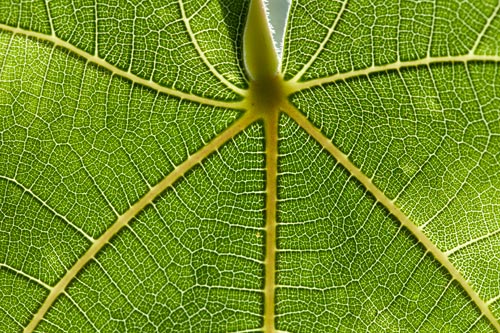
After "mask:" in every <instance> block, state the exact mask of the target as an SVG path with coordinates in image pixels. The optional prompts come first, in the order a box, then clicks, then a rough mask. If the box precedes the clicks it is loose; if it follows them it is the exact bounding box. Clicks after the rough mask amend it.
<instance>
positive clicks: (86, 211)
mask: <svg viewBox="0 0 500 333" xmlns="http://www.w3.org/2000/svg"><path fill="white" fill-rule="evenodd" d="M1 38H2V39H1V43H2V45H4V46H5V48H3V50H5V51H6V55H5V57H4V58H3V59H4V67H3V71H2V76H1V82H0V91H2V92H3V94H2V95H3V99H2V102H1V105H0V111H1V114H2V116H3V123H2V125H3V128H2V131H3V144H2V146H1V147H0V156H1V158H2V161H3V163H2V164H1V166H0V168H1V174H2V175H3V176H4V177H7V178H9V179H15V180H16V181H17V182H18V183H20V184H21V185H22V186H24V187H25V188H27V189H30V190H31V191H32V192H34V193H35V194H36V195H37V196H38V197H39V198H40V199H41V200H42V201H44V202H46V203H47V205H49V206H50V207H52V208H53V209H54V210H55V211H57V212H59V213H60V214H61V215H63V216H66V217H67V218H68V220H70V221H71V222H72V223H73V224H75V225H76V226H78V227H79V228H81V229H82V230H83V231H84V232H86V233H87V234H89V235H90V236H92V237H97V236H99V235H100V234H101V233H102V232H103V231H104V230H105V228H106V227H107V226H108V225H109V224H110V223H111V222H112V221H113V220H115V219H116V213H118V214H119V213H123V212H124V211H125V210H126V209H127V208H128V207H130V205H131V204H133V203H134V202H135V201H137V200H138V199H139V198H140V197H141V196H142V195H144V194H145V193H146V192H147V191H148V190H149V187H150V186H152V185H154V184H156V183H158V182H159V181H160V180H161V179H162V178H163V177H164V176H165V175H166V174H168V173H170V172H171V171H172V170H173V169H174V167H175V166H177V165H179V164H180V163H182V162H183V161H184V160H185V159H186V158H187V157H188V156H189V154H191V153H193V152H195V151H197V150H199V149H200V148H201V147H202V146H203V145H204V144H205V143H206V142H208V141H210V140H211V139H212V138H213V137H214V136H216V135H217V134H218V133H219V132H221V131H222V130H223V129H224V128H225V127H227V126H228V125H229V124H230V123H231V122H232V121H234V120H235V118H236V117H237V116H238V114H239V112H237V111H231V110H222V109H217V108H214V107H210V106H202V105H199V104H194V103H189V102H187V101H180V100H178V99H176V98H172V97H169V96H167V95H164V94H161V93H157V92H154V91H152V90H150V89H147V88H144V87H142V86H140V85H135V84H133V83H131V82H129V81H127V80H124V79H121V78H119V77H116V76H113V75H111V73H109V72H107V71H104V70H102V69H99V68H98V67H95V66H93V65H91V64H88V63H85V62H84V61H83V60H82V59H79V58H76V57H74V56H73V55H71V54H69V53H68V52H66V51H64V50H61V49H59V48H53V46H52V45H51V44H47V43H38V42H36V41H34V40H31V39H26V38H24V37H16V36H13V35H11V34H2V35H1Z"/></svg>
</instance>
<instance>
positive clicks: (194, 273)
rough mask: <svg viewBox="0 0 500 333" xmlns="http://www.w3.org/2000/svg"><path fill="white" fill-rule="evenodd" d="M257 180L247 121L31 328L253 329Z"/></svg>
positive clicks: (259, 148) (253, 131) (259, 259)
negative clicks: (245, 127)
mask: <svg viewBox="0 0 500 333" xmlns="http://www.w3.org/2000/svg"><path fill="white" fill-rule="evenodd" d="M264 175H265V172H264V142H263V129H262V126H261V125H260V124H254V125H251V127H249V128H248V129H247V130H245V131H244V132H243V133H241V134H239V135H238V136H237V137H235V138H234V139H233V140H232V141H231V142H229V143H227V144H226V145H225V146H223V147H222V148H221V149H220V150H219V151H217V152H216V153H214V154H212V155H211V156H209V157H208V158H207V159H206V160H204V161H203V162H202V163H201V164H200V165H198V166H196V167H195V168H194V169H192V170H191V171H190V172H189V173H188V174H186V175H185V176H184V178H182V179H180V180H179V181H178V182H177V183H175V184H174V186H173V187H172V188H169V189H168V190H167V191H166V192H165V193H164V194H162V195H161V196H160V197H159V198H158V199H157V200H155V202H154V203H153V204H152V205H150V206H148V207H147V208H146V209H145V210H144V211H143V212H141V213H140V214H139V215H138V216H137V218H136V219H134V220H133V221H132V222H131V224H130V226H129V227H127V228H125V229H123V230H122V231H120V232H119V233H118V234H117V235H116V237H114V238H113V239H112V240H111V242H110V244H109V245H107V246H106V247H105V248H104V249H103V250H102V251H101V252H100V253H99V254H98V255H97V258H96V259H95V260H93V261H92V262H90V263H89V264H88V266H86V267H85V269H84V270H83V271H82V272H81V273H80V274H79V275H78V277H77V278H76V279H75V281H74V282H73V283H72V284H71V285H70V286H69V288H68V291H67V293H66V294H65V295H62V296H61V297H60V298H59V299H58V300H57V301H56V303H55V304H54V306H53V307H52V308H51V309H50V310H49V312H48V313H47V315H46V319H44V320H43V321H42V322H41V324H40V325H39V326H38V328H37V331H39V332H58V331H61V330H62V331H71V330H72V329H78V330H80V329H83V328H84V327H87V328H88V329H89V330H95V331H108V332H109V331H114V330H117V331H121V332H125V331H141V332H151V331H155V332H156V331H160V332H166V331H178V332H183V331H211V332H228V331H238V330H244V329H249V328H259V327H261V326H262V311H263V310H262V304H263V293H262V288H263V284H264V281H263V269H264V265H263V261H264V252H263V241H264V238H263V231H262V230H263V226H264V199H265V196H264V193H263V191H264ZM91 328H92V329H91Z"/></svg>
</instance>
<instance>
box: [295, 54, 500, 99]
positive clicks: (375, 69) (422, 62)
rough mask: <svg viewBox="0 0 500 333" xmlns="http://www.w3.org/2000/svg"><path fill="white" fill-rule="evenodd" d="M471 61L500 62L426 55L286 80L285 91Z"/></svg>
mask: <svg viewBox="0 0 500 333" xmlns="http://www.w3.org/2000/svg"><path fill="white" fill-rule="evenodd" d="M471 61H482V62H488V61H491V62H500V55H470V54H466V55H460V56H445V57H426V58H422V59H418V60H412V61H396V62H394V63H392V64H387V65H381V66H371V67H368V68H364V69H360V70H355V71H350V72H345V73H338V74H334V75H331V76H328V77H322V78H318V79H313V80H309V81H304V82H292V81H288V82H287V85H288V89H287V92H288V93H289V94H293V93H296V92H298V91H300V90H304V89H308V88H311V87H315V86H319V85H322V84H327V83H334V82H337V81H343V80H347V79H350V78H353V77H359V76H368V75H370V74H373V73H380V72H386V71H391V70H401V69H405V68H412V67H418V66H426V65H427V66H428V65H431V64H438V63H466V62H471Z"/></svg>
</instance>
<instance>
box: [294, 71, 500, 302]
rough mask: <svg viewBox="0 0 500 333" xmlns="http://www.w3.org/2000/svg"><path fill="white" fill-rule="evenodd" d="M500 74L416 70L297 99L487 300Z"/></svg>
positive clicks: (497, 209)
mask: <svg viewBox="0 0 500 333" xmlns="http://www.w3.org/2000/svg"><path fill="white" fill-rule="evenodd" d="M497 67H498V66H496V65H495V64H492V63H470V64H467V65H464V64H455V65H451V64H446V65H433V66H430V67H424V66H423V67H418V68H409V69H403V70H401V71H391V72H384V73H380V74H374V75H369V76H362V77H359V78H355V79H352V80H348V81H347V82H339V83H335V84H331V85H327V86H324V87H322V88H316V89H313V90H311V91H305V92H303V93H301V94H299V95H296V96H295V97H293V101H294V103H296V104H297V105H298V107H299V108H300V109H301V110H303V112H304V113H306V114H307V115H308V117H309V118H310V119H311V121H312V122H313V123H314V124H315V125H316V126H317V127H318V128H321V129H322V131H323V132H324V133H325V135H326V136H327V137H329V138H332V141H333V143H334V144H335V145H336V146H337V147H339V148H340V149H341V150H342V151H343V152H345V153H346V154H348V155H349V158H350V159H351V160H352V161H353V162H354V164H355V165H357V166H359V167H360V168H361V170H362V171H363V172H364V173H365V174H366V175H368V176H369V177H370V178H372V179H373V182H374V183H375V184H376V185H377V186H378V187H379V188H380V189H381V190H382V191H384V193H386V195H387V196H388V197H389V198H391V199H395V200H396V203H397V204H398V206H400V207H401V208H402V210H403V212H405V214H406V215H407V216H409V218H410V220H411V221H412V222H413V223H415V224H417V225H420V226H422V227H423V228H424V231H425V233H426V234H427V235H428V237H429V238H430V239H431V240H432V241H433V242H434V243H435V244H436V245H437V246H438V247H439V248H440V249H441V250H442V251H443V252H447V251H450V252H449V255H450V260H451V262H452V263H453V264H454V265H456V267H457V268H458V269H459V270H460V272H461V273H462V274H463V275H464V276H465V277H466V279H467V280H468V281H470V282H471V283H472V285H473V287H474V289H475V290H477V291H478V293H479V294H480V296H481V297H482V298H483V299H484V300H490V299H492V298H494V297H497V296H498V295H499V290H500V284H499V283H500V282H499V281H500V275H499V272H498V262H500V255H499V254H500V251H499V250H498V249H499V248H500V233H499V232H498V230H499V229H500V204H499V202H498V200H497V198H498V197H499V196H500V178H499V177H498V166H499V165H500V160H499V157H498V147H499V146H500V126H499V124H500V123H499V120H500V94H499V92H498V90H497V89H495V86H496V85H498V84H500V76H499V73H498V69H497ZM387 87H390V89H388V88H387ZM485 253H489V254H488V256H487V259H486V258H485V259H481V258H483V257H484V254H485Z"/></svg>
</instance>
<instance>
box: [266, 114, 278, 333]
mask: <svg viewBox="0 0 500 333" xmlns="http://www.w3.org/2000/svg"><path fill="white" fill-rule="evenodd" d="M267 111H269V112H266V113H265V114H264V128H265V138H266V259H265V271H266V276H265V286H264V332H268V333H274V332H275V327H274V318H275V313H274V308H275V301H274V300H275V286H276V281H275V277H276V204H277V175H278V110H267Z"/></svg>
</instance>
